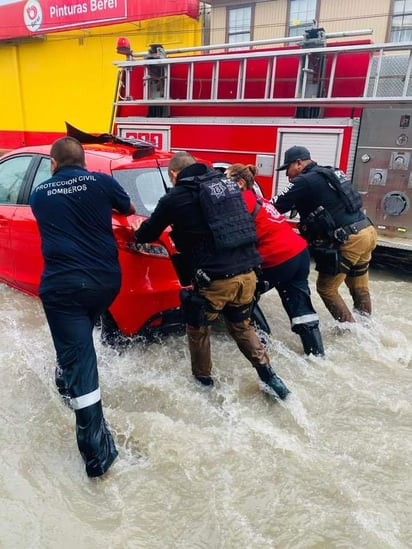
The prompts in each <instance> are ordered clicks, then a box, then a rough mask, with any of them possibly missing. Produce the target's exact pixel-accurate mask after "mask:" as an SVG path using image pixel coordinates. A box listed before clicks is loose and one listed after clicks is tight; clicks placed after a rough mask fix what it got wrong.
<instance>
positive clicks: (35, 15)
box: [23, 0, 43, 32]
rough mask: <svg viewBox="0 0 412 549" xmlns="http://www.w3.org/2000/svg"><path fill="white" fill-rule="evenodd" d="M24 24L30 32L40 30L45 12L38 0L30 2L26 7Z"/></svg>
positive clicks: (30, 0)
mask: <svg viewBox="0 0 412 549" xmlns="http://www.w3.org/2000/svg"><path fill="white" fill-rule="evenodd" d="M23 14H24V23H25V25H26V27H27V28H28V29H29V31H32V32H36V31H38V30H39V28H40V26H41V23H42V19H43V12H42V9H41V6H40V4H39V2H38V1H37V0H29V1H28V2H26V5H25V6H24V12H23Z"/></svg>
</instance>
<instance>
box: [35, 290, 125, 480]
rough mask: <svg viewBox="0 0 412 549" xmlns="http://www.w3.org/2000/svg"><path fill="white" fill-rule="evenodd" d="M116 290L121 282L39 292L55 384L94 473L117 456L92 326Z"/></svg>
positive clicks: (91, 472) (101, 472)
mask: <svg viewBox="0 0 412 549" xmlns="http://www.w3.org/2000/svg"><path fill="white" fill-rule="evenodd" d="M118 291H119V287H115V288H107V287H103V288H98V289H96V288H95V289H89V288H81V289H76V290H73V289H71V290H68V289H67V290H66V289H65V290H62V291H59V290H55V291H49V292H46V293H44V294H42V295H41V300H42V303H43V307H44V311H45V313H46V318H47V322H48V324H49V327H50V332H51V335H52V338H53V343H54V347H55V349H56V357H57V367H56V385H57V387H58V389H59V392H60V393H61V394H62V395H63V396H65V397H70V399H71V406H72V408H73V409H74V411H75V414H76V436H77V445H78V448H79V450H80V453H81V455H82V458H83V460H84V462H85V465H86V472H87V474H88V476H90V477H96V476H100V475H102V474H103V473H105V472H106V471H107V470H108V469H109V467H110V465H111V464H112V463H113V461H114V459H115V458H116V456H117V450H116V447H115V444H114V441H113V438H112V435H111V433H110V431H109V429H108V428H107V425H106V423H105V420H104V417H103V411H102V403H101V398H100V387H99V376H98V371H97V359H96V352H95V349H94V344H93V327H94V325H95V322H96V320H97V319H98V317H99V315H100V314H101V313H102V312H103V311H105V310H106V309H107V308H108V307H109V306H110V305H111V303H112V302H113V300H114V298H115V297H116V295H117V293H118Z"/></svg>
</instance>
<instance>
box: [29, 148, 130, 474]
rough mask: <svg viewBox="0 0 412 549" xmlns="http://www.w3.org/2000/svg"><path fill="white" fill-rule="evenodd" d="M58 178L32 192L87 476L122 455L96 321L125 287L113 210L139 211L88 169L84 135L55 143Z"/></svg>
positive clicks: (44, 289) (60, 367)
mask: <svg viewBox="0 0 412 549" xmlns="http://www.w3.org/2000/svg"><path fill="white" fill-rule="evenodd" d="M50 156H51V173H52V177H51V178H50V179H48V180H47V181H45V182H44V183H42V184H40V185H38V186H37V187H36V188H35V189H34V190H33V192H32V195H31V201H30V204H31V207H32V210H33V213H34V215H35V217H36V219H37V223H38V226H39V229H40V235H41V241H42V253H43V257H44V271H43V274H42V278H41V284H40V292H39V293H40V298H41V300H42V303H43V307H44V311H45V313H46V317H47V321H48V324H49V327H50V331H51V335H52V338H53V343H54V346H55V349H56V355H57V367H56V385H57V387H58V389H59V392H60V393H61V394H62V396H63V397H66V398H67V397H69V398H70V399H71V400H70V403H71V406H72V408H73V409H74V411H75V414H76V435H77V444H78V447H79V450H80V453H81V455H82V457H83V460H84V462H85V465H86V472H87V475H88V476H89V477H97V476H100V475H102V474H104V473H105V472H106V471H107V470H108V469H109V467H110V465H111V464H112V462H113V461H114V459H115V458H116V456H117V450H116V447H115V444H114V441H113V438H112V435H111V433H110V431H109V429H108V427H107V425H106V422H105V419H104V416H103V410H102V403H101V397H100V388H99V379H98V371H97V360H96V352H95V349H94V345H93V327H94V325H95V321H96V319H97V318H98V317H99V315H100V314H101V313H102V312H103V311H105V310H106V309H107V308H108V307H109V306H110V305H111V303H112V302H113V300H114V299H115V297H116V295H117V294H118V292H119V290H120V282H121V273H120V265H119V261H118V252H117V246H116V241H115V238H114V235H113V230H112V212H113V210H115V211H116V212H117V213H119V214H123V215H130V214H132V213H134V212H135V207H134V205H133V204H132V203H131V201H130V198H129V196H128V195H127V193H126V192H125V191H124V190H123V188H122V187H121V186H120V185H119V184H118V183H117V181H116V180H115V179H113V178H112V177H110V176H109V175H106V174H103V173H97V172H89V171H87V170H86V168H85V154H84V150H83V147H82V145H81V144H80V142H79V141H77V140H76V139H74V138H72V137H63V138H61V139H58V140H57V141H55V142H54V143H53V145H52V147H51V151H50Z"/></svg>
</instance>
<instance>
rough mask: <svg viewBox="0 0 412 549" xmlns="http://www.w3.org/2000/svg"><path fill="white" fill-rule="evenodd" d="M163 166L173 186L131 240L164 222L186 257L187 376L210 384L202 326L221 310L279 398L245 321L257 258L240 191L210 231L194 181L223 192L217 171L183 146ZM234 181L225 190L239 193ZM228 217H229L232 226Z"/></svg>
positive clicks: (280, 391)
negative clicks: (215, 228)
mask: <svg viewBox="0 0 412 549" xmlns="http://www.w3.org/2000/svg"><path fill="white" fill-rule="evenodd" d="M168 171H169V177H170V180H171V182H172V184H173V186H174V187H173V189H171V191H170V192H169V193H168V194H166V195H165V196H163V197H162V198H161V199H160V200H159V203H158V205H157V207H156V209H155V210H154V212H153V213H152V215H151V217H150V218H149V219H147V220H146V221H144V222H143V223H142V224H141V226H140V227H139V229H138V230H137V231H136V233H135V237H136V240H137V242H141V243H144V242H152V241H153V240H156V239H157V238H158V237H159V236H160V234H161V233H162V231H163V230H164V229H165V228H166V227H167V226H168V225H171V226H172V228H173V231H172V233H171V236H172V238H173V241H174V242H175V244H176V248H177V249H178V251H179V252H180V253H181V254H182V256H183V257H184V258H185V260H186V263H187V264H188V271H189V276H190V278H191V279H192V282H193V285H192V290H191V291H187V290H182V293H181V298H182V309H183V312H184V315H185V320H186V333H187V336H188V342H189V349H190V356H191V365H192V373H193V375H194V377H195V378H196V379H197V380H198V381H199V382H200V383H201V384H203V385H206V386H210V385H213V378H212V377H211V370H212V361H211V352H210V333H211V326H212V324H213V323H214V321H215V320H216V319H217V318H218V316H219V314H220V313H222V314H223V316H224V318H225V321H226V325H227V327H228V330H229V333H230V335H231V336H232V337H233V338H234V340H235V341H236V343H237V345H238V347H239V349H240V351H241V352H242V353H243V354H244V356H245V357H246V358H247V359H248V360H249V361H250V362H251V364H252V365H253V366H254V367H255V368H256V370H257V373H258V375H259V377H260V379H261V380H262V381H263V382H264V383H266V384H267V385H268V386H269V387H270V388H271V389H273V390H274V391H275V392H276V393H277V395H278V396H279V397H280V398H281V399H284V398H286V396H287V394H288V393H289V390H288V389H287V388H286V386H285V385H284V383H283V382H282V380H281V379H280V378H279V377H278V376H277V375H276V374H275V373H274V372H273V370H272V368H271V366H270V364H269V357H268V355H267V352H266V350H265V347H264V345H263V344H262V342H261V341H260V340H259V338H258V337H257V335H256V332H255V329H254V327H253V326H252V325H251V322H250V312H251V307H252V304H253V299H254V293H255V289H256V274H255V271H254V269H255V268H256V267H257V266H258V265H259V264H260V262H261V258H260V255H259V254H258V253H257V251H256V247H255V241H256V234H255V232H254V224H253V220H252V223H250V220H251V218H250V216H249V214H248V213H247V211H246V208H245V206H244V204H243V201H242V199H241V197H240V196H239V201H236V197H235V196H234V198H233V197H232V198H233V200H231V199H230V197H229V199H228V200H226V201H225V204H226V212H225V213H226V215H224V216H220V218H219V219H218V220H217V221H218V223H217V224H218V225H220V230H219V231H218V233H219V234H217V233H216V232H215V233H213V232H212V230H211V228H210V225H209V223H208V217H207V214H206V213H205V209H204V207H203V209H202V202H201V198H200V195H201V183H200V182H201V181H202V180H203V181H212V183H213V185H212V186H211V189H212V195H211V198H212V202H213V200H214V198H218V197H219V196H223V195H224V194H225V193H228V187H227V185H226V183H225V182H224V181H222V175H221V174H219V173H218V172H215V171H214V170H212V169H210V168H209V167H208V166H206V165H205V164H200V163H196V161H195V159H194V158H193V157H192V156H191V155H190V154H189V153H187V152H178V153H176V154H175V155H174V156H173V157H172V158H171V160H170V163H169V170H168ZM227 184H229V182H228V183H227ZM235 187H236V188H235ZM235 187H233V189H229V190H233V195H235V194H237V195H240V191H239V189H238V187H237V186H235ZM229 194H230V193H229ZM212 202H211V204H212ZM239 204H241V206H242V209H241V210H239V209H238V205H239ZM211 209H212V210H213V206H212V205H211ZM213 213H214V212H213V211H212V212H211V214H213ZM233 219H236V229H235V230H234V227H233V223H232V221H233ZM251 227H252V229H251ZM228 235H229V236H230V239H231V240H230V241H229V244H226V246H225V247H223V248H222V247H220V246H219V245H218V244H217V242H218V241H220V240H221V239H223V240H225V239H226V238H227V237H228Z"/></svg>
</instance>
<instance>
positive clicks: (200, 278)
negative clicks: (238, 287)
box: [195, 268, 254, 288]
mask: <svg viewBox="0 0 412 549" xmlns="http://www.w3.org/2000/svg"><path fill="white" fill-rule="evenodd" d="M252 271H254V269H253V268H250V269H246V270H245V271H240V272H238V273H225V274H208V273H205V271H203V269H198V270H197V271H196V273H195V283H196V285H197V286H198V287H199V288H208V287H209V286H210V284H211V282H212V281H213V280H225V279H229V278H233V277H235V276H238V275H242V274H248V273H251V272H252Z"/></svg>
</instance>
